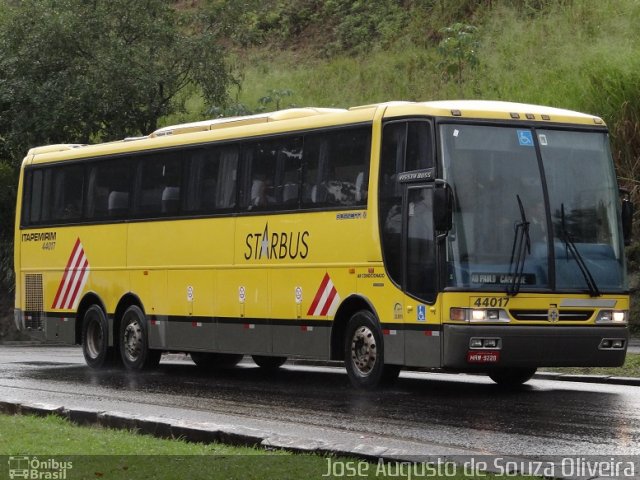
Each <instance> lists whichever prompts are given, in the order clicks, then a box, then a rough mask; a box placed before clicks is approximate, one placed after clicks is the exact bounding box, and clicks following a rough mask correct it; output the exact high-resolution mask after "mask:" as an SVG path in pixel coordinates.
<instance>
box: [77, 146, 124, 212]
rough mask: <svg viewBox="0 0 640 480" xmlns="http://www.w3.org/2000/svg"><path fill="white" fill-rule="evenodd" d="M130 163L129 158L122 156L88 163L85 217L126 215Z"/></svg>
mask: <svg viewBox="0 0 640 480" xmlns="http://www.w3.org/2000/svg"><path fill="white" fill-rule="evenodd" d="M130 164H131V160H130V159H129V158H124V159H117V160H107V161H102V162H95V163H91V164H90V165H89V174H88V176H87V178H88V180H87V184H88V185H87V201H86V203H85V218H87V219H88V220H101V219H105V218H124V217H126V216H127V214H128V211H129V190H130V189H131V171H130Z"/></svg>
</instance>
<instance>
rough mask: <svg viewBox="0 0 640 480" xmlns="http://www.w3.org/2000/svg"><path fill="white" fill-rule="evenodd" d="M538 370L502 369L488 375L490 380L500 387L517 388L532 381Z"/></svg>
mask: <svg viewBox="0 0 640 480" xmlns="http://www.w3.org/2000/svg"><path fill="white" fill-rule="evenodd" d="M536 370H537V369H536V368H535V367H533V368H500V369H496V370H492V371H490V372H489V373H488V375H489V378H490V379H491V380H493V381H494V382H496V383H497V384H498V385H502V386H505V387H515V386H517V385H522V384H523V383H525V382H528V381H529V380H531V378H532V377H533V376H534V375H535V373H536Z"/></svg>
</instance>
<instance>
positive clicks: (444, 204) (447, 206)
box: [433, 184, 453, 232]
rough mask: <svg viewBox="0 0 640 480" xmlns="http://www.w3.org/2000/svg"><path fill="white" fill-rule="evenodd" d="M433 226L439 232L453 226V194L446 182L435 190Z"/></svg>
mask: <svg viewBox="0 0 640 480" xmlns="http://www.w3.org/2000/svg"><path fill="white" fill-rule="evenodd" d="M433 226H434V229H435V230H436V231H439V232H447V231H449V230H451V227H453V195H452V194H451V188H449V186H448V185H446V184H445V185H444V186H442V187H437V188H435V189H434V191H433Z"/></svg>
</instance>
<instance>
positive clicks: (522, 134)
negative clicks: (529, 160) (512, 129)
mask: <svg viewBox="0 0 640 480" xmlns="http://www.w3.org/2000/svg"><path fill="white" fill-rule="evenodd" d="M516 131H517V132H518V143H519V144H520V146H522V147H533V135H532V134H531V130H516Z"/></svg>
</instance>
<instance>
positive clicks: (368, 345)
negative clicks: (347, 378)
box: [351, 326, 378, 375]
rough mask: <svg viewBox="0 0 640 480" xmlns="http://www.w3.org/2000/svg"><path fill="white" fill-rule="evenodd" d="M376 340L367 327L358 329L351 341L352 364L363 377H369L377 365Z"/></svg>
mask: <svg viewBox="0 0 640 480" xmlns="http://www.w3.org/2000/svg"><path fill="white" fill-rule="evenodd" d="M377 358H378V351H377V349H376V338H375V336H374V335H373V332H372V331H371V330H370V329H369V328H367V327H364V326H362V327H358V328H357V329H356V331H355V332H354V334H353V338H352V339H351V363H352V364H353V366H354V367H355V369H356V370H357V371H358V372H359V373H360V374H361V375H369V374H370V373H371V370H373V367H374V366H375V364H376V360H377Z"/></svg>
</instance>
